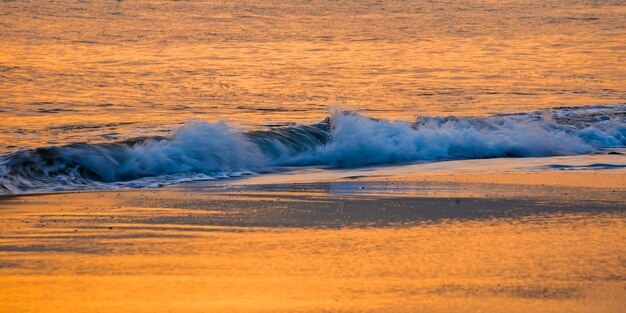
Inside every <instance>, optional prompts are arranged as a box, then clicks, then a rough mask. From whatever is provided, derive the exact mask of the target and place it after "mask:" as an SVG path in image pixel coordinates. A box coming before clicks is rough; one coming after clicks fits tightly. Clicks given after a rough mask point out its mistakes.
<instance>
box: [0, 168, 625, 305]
mask: <svg viewBox="0 0 626 313" xmlns="http://www.w3.org/2000/svg"><path fill="white" fill-rule="evenodd" d="M418 166H419V165H418ZM422 166H434V165H422ZM403 168H406V167H403ZM367 171H369V172H372V171H374V172H375V171H376V170H375V169H373V170H367ZM390 171H391V172H393V169H389V168H387V169H386V172H387V173H389V172H390ZM334 173H336V171H335V172H334ZM549 173H550V174H551V175H552V176H551V177H553V179H552V181H553V183H552V184H549V183H548V184H536V183H535V184H513V183H512V182H509V184H506V183H498V184H494V183H490V184H486V183H482V182H464V181H463V180H465V179H464V178H462V176H460V177H461V178H459V180H461V181H460V182H454V181H445V180H444V181H436V180H435V179H434V178H433V177H431V178H430V180H428V179H424V177H421V178H418V179H411V180H407V179H403V180H395V181H394V180H392V179H391V178H389V177H379V178H378V179H376V178H375V177H376V176H371V177H369V178H367V179H365V178H359V175H352V176H351V175H348V174H354V173H352V172H351V171H344V174H346V175H347V176H344V177H343V178H341V179H339V178H336V179H327V180H328V181H326V182H320V181H317V182H313V181H312V182H308V183H292V182H289V175H290V174H289V175H285V176H284V177H283V179H282V182H281V180H280V179H274V180H273V183H271V184H270V183H266V184H257V183H254V182H255V178H254V177H252V178H248V179H243V180H231V181H223V182H214V183H211V182H207V183H195V184H189V185H182V186H177V187H168V188H162V189H146V190H128V191H108V192H77V193H59V194H41V195H30V196H4V197H2V198H1V199H0V216H1V218H0V291H1V292H0V311H1V312H207V311H216V312H294V311H295V312H319V311H328V312H352V311H366V312H459V311H463V312H478V311H483V312H620V311H621V310H622V309H623V308H624V307H625V306H626V291H625V288H626V281H625V279H626V265H625V263H624V260H625V259H626V255H625V253H624V251H626V244H625V242H626V210H625V207H624V196H623V194H624V191H626V189H625V188H624V187H623V186H622V184H623V181H624V180H621V179H619V177H622V178H623V177H624V176H623V174H622V171H616V172H613V175H617V176H616V177H617V179H614V180H613V182H614V183H613V184H610V183H609V184H608V185H607V186H604V187H602V188H598V187H589V186H585V184H582V185H583V186H571V184H570V185H568V183H567V182H568V181H569V180H568V179H566V178H567V177H568V175H569V176H571V175H583V176H584V175H589V176H592V175H603V174H602V173H599V172H593V171H590V172H582V171H578V172H567V171H553V172H549ZM593 173H596V174H593ZM357 174H358V173H357ZM361 174H362V173H361ZM514 174H515V173H508V174H504V173H503V174H501V175H503V176H502V177H507V175H509V176H512V175H514ZM494 175H495V174H494ZM529 175H530V174H529ZM607 175H609V174H607ZM312 176H316V177H318V178H319V177H324V174H323V173H322V174H320V173H316V174H314V175H312ZM444 176H445V175H444ZM526 176H528V175H521V174H520V173H517V179H516V180H518V181H519V180H520V179H523V178H524V177H526ZM609 176H610V175H609ZM267 177H271V176H266V177H265V178H263V179H268V178H267ZM300 177H301V178H306V175H304V174H301V175H300ZM398 177H400V176H398ZM416 177H419V176H416ZM474 177H477V180H480V177H481V176H480V175H478V174H476V175H474ZM326 178H328V177H326ZM414 178H415V177H414ZM259 179H260V178H259ZM503 179H504V178H503ZM304 180H305V181H306V179H304ZM312 180H313V179H312ZM448 180H451V179H448ZM575 180H577V181H579V182H584V181H585V179H581V177H577V178H576V179H575ZM559 181H561V182H563V183H562V184H558V183H554V182H559ZM606 181H609V182H610V181H611V180H609V179H607V180H606Z"/></svg>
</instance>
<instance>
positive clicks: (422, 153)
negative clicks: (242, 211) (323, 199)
mask: <svg viewBox="0 0 626 313" xmlns="http://www.w3.org/2000/svg"><path fill="white" fill-rule="evenodd" d="M625 120H626V105H621V106H610V107H601V106H596V107H583V108H565V109H557V110H553V111H551V112H549V113H546V112H534V113H528V114H517V115H503V116H492V117H454V116H449V117H418V118H417V119H416V121H414V122H405V121H390V120H385V119H373V118H369V117H366V116H363V115H360V114H358V113H355V112H345V111H338V110H333V111H331V114H330V116H329V117H328V118H327V119H325V120H324V121H322V122H320V123H317V124H312V125H295V126H287V127H276V128H271V129H269V130H267V131H250V132H246V131H243V130H240V129H236V128H232V127H229V126H228V125H226V124H225V123H224V122H219V123H206V122H202V121H190V122H188V123H186V124H185V125H184V126H182V127H180V128H178V129H176V130H174V131H173V132H172V133H171V135H170V136H167V137H152V138H137V139H133V140H129V141H125V142H118V143H106V144H87V143H80V144H71V145H67V146H54V147H44V148H37V149H32V150H21V151H17V152H14V153H11V154H8V155H5V156H2V157H0V192H4V193H18V192H23V191H36V190H37V191H38V190H63V189H86V188H89V189H92V188H98V189H100V188H118V187H145V186H155V185H164V184H170V183H177V182H180V181H185V180H198V179H211V178H216V177H232V176H238V175H242V174H245V173H253V172H256V173H262V172H267V171H271V170H274V169H276V168H277V167H282V166H308V165H318V166H333V167H357V166H364V165H373V164H387V163H399V162H413V161H432V160H452V159H475V158H497V157H531V156H533V157H541V156H554V155H574V154H583V153H590V152H593V151H594V150H597V149H599V148H619V147H624V146H625V145H626V126H625V125H626V124H625Z"/></svg>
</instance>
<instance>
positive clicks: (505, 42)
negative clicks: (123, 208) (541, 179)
mask: <svg viewBox="0 0 626 313" xmlns="http://www.w3.org/2000/svg"><path fill="white" fill-rule="evenodd" d="M624 42H626V5H624V4H623V2H622V1H591V0H589V1H575V2H573V1H549V2H546V1H532V0H525V1H506V2H503V1H382V0H381V1H271V2H270V1H236V2H235V1H129V0H125V1H53V2H51V1H42V0H33V1H2V2H0V154H1V155H2V156H0V193H24V192H39V191H55V190H73V189H117V188H129V187H133V188H135V187H155V186H163V185H170V184H174V183H179V182H184V181H193V180H213V179H220V178H232V177H241V176H245V175H263V174H267V173H275V172H284V171H292V170H294V169H300V168H311V167H312V168H320V169H324V170H331V171H332V170H334V169H344V168H360V167H364V166H380V165H390V164H411V163H416V162H417V163H420V162H434V161H448V160H466V159H477V158H512V159H511V164H512V166H514V164H515V161H514V160H515V159H514V158H518V157H546V158H547V157H552V156H576V155H589V154H597V155H607V156H609V155H611V156H615V155H618V154H623V153H624V147H625V146H626V84H624V81H625V80H626V45H625V44H624ZM619 160H621V159H618V163H615V158H611V159H610V160H609V159H607V160H605V161H606V162H604V161H603V160H602V159H600V160H599V161H598V163H597V164H600V166H595V167H594V168H595V169H604V170H606V171H610V170H613V169H616V168H618V169H619V168H623V165H624V164H623V163H624V162H619ZM546 163H547V164H550V162H549V160H547V161H546ZM486 164H488V163H486ZM594 164H595V163H594ZM594 164H591V165H594ZM547 168H550V169H552V170H553V169H554V167H547Z"/></svg>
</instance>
